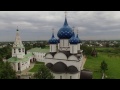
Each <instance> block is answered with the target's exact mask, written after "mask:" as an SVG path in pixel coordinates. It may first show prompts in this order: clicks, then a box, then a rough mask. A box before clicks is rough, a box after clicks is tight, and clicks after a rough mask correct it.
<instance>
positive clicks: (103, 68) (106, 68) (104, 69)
mask: <svg viewBox="0 0 120 90" xmlns="http://www.w3.org/2000/svg"><path fill="white" fill-rule="evenodd" d="M100 67H101V71H102V72H103V73H105V71H106V70H108V67H107V63H106V62H105V61H103V62H102V63H101V66H100Z"/></svg>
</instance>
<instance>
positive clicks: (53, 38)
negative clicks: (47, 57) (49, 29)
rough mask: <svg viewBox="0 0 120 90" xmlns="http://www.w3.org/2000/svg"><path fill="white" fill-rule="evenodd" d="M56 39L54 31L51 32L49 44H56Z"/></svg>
mask: <svg viewBox="0 0 120 90" xmlns="http://www.w3.org/2000/svg"><path fill="white" fill-rule="evenodd" d="M57 43H58V40H57V39H56V38H55V37H54V33H53V34H52V37H51V39H50V40H49V44H57Z"/></svg>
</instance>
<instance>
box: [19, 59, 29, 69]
mask: <svg viewBox="0 0 120 90" xmlns="http://www.w3.org/2000/svg"><path fill="white" fill-rule="evenodd" d="M20 65H21V71H23V70H25V69H27V68H29V66H30V60H28V61H26V62H20Z"/></svg>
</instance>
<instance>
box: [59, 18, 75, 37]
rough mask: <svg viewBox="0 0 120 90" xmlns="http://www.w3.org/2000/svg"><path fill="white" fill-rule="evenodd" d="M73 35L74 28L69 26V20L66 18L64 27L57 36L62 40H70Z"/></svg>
mask: <svg viewBox="0 0 120 90" xmlns="http://www.w3.org/2000/svg"><path fill="white" fill-rule="evenodd" d="M72 35H73V31H72V28H70V27H69V26H68V23H67V19H66V18H65V22H64V25H63V27H62V28H61V29H60V30H59V31H58V34H57V36H58V37H59V38H60V39H70V38H71V37H72Z"/></svg>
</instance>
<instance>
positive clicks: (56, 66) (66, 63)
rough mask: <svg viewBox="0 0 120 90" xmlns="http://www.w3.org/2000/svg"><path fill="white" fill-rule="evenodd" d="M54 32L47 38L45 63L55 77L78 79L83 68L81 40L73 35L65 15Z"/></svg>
mask: <svg viewBox="0 0 120 90" xmlns="http://www.w3.org/2000/svg"><path fill="white" fill-rule="evenodd" d="M57 36H58V38H59V39H56V38H55V36H54V32H53V33H52V37H51V39H50V40H49V44H50V51H49V52H48V53H47V54H46V55H45V59H44V62H45V65H46V66H47V67H48V68H49V69H50V70H51V72H52V73H53V75H54V76H55V79H80V75H81V72H82V70H83V66H84V65H83V64H84V59H83V54H82V52H83V50H81V49H80V45H81V40H80V39H79V36H78V33H77V35H75V32H74V28H73V29H72V28H71V27H70V26H69V25H68V22H67V17H66V16H65V21H64V25H63V27H62V28H60V30H59V31H58V34H57Z"/></svg>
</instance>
